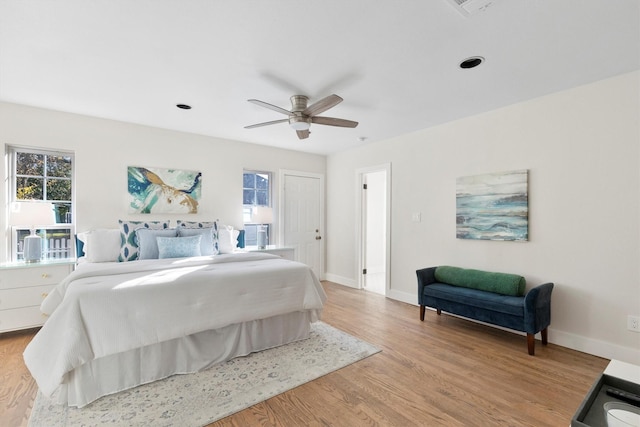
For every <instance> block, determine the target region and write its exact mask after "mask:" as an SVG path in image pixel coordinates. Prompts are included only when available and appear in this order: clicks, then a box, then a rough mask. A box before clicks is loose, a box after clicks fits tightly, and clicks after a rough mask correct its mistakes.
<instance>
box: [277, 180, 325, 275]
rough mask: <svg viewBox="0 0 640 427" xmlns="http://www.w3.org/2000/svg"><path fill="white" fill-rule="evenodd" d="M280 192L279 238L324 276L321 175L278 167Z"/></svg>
mask: <svg viewBox="0 0 640 427" xmlns="http://www.w3.org/2000/svg"><path fill="white" fill-rule="evenodd" d="M280 195H281V197H280V200H281V201H282V204H281V209H279V211H280V215H281V217H280V221H279V224H281V227H280V232H281V235H280V239H279V241H280V242H282V244H283V246H285V247H290V248H293V249H294V256H295V260H296V261H299V262H302V263H304V264H307V265H308V266H309V267H311V269H312V270H313V272H314V273H315V275H316V277H317V278H318V279H320V280H322V279H324V240H323V237H324V176H323V175H319V174H312V173H306V172H295V171H281V172H280Z"/></svg>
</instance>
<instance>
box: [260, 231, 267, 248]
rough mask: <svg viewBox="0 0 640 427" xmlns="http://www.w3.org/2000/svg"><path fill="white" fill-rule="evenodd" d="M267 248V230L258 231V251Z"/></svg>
mask: <svg viewBox="0 0 640 427" xmlns="http://www.w3.org/2000/svg"><path fill="white" fill-rule="evenodd" d="M266 248H267V230H264V229H263V230H258V249H266Z"/></svg>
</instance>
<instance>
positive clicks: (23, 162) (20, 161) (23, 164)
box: [16, 153, 44, 176]
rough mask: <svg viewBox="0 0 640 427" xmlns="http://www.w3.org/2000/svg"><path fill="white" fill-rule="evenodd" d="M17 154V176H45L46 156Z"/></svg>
mask: <svg viewBox="0 0 640 427" xmlns="http://www.w3.org/2000/svg"><path fill="white" fill-rule="evenodd" d="M16 154H17V156H16V175H31V176H44V154H34V153H16Z"/></svg>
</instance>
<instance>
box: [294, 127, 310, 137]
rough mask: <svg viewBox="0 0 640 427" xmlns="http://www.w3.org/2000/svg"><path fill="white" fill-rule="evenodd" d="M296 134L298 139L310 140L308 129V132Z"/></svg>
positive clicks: (302, 131) (300, 131)
mask: <svg viewBox="0 0 640 427" xmlns="http://www.w3.org/2000/svg"><path fill="white" fill-rule="evenodd" d="M296 133H297V134H298V138H299V139H306V138H309V129H307V130H297V131H296Z"/></svg>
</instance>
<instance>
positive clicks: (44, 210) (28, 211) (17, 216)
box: [11, 201, 56, 228]
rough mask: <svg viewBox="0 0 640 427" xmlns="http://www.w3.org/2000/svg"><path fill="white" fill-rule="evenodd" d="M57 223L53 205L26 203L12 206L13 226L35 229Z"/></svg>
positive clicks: (17, 203) (16, 203) (15, 203)
mask: <svg viewBox="0 0 640 427" xmlns="http://www.w3.org/2000/svg"><path fill="white" fill-rule="evenodd" d="M55 223H56V214H55V211H54V209H53V203H48V202H32V201H25V202H14V203H12V204H11V225H13V226H27V227H30V228H35V227H36V226H45V225H53V224H55Z"/></svg>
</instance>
